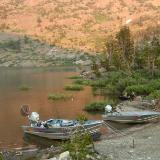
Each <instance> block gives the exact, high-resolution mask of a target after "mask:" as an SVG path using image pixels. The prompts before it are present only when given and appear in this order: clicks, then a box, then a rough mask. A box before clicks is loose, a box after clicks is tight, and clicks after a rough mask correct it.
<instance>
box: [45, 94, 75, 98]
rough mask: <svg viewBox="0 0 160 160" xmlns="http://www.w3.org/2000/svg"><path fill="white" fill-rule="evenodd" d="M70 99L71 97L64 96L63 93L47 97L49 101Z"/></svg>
mask: <svg viewBox="0 0 160 160" xmlns="http://www.w3.org/2000/svg"><path fill="white" fill-rule="evenodd" d="M70 98H72V95H68V94H64V93H50V94H49V95H48V99H49V100H67V99H70Z"/></svg>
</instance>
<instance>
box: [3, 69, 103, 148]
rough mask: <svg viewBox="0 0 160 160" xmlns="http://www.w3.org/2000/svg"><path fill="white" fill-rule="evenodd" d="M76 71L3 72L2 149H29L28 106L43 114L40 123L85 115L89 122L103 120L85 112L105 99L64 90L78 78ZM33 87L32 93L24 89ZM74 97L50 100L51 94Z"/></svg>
mask: <svg viewBox="0 0 160 160" xmlns="http://www.w3.org/2000/svg"><path fill="white" fill-rule="evenodd" d="M77 74H78V71H77V69H76V68H72V67H67V68H66V67H65V68H64V67H52V68H0V148H17V147H23V146H27V145H28V143H26V142H25V141H24V140H23V131H22V129H21V125H24V124H28V120H27V118H26V117H22V116H21V114H20V108H21V105H23V104H28V105H29V106H30V108H31V111H36V112H38V113H39V114H40V119H42V120H46V119H49V118H67V119H74V118H76V117H77V116H78V115H80V114H85V115H86V116H87V118H88V119H101V115H100V114H94V115H92V114H88V113H86V112H85V111H83V108H84V106H85V105H86V104H88V103H90V102H93V101H96V100H102V99H104V98H103V97H101V96H96V97H95V96H94V95H93V94H92V89H91V88H90V87H85V89H84V90H83V91H74V92H73V91H65V90H64V86H65V85H67V84H70V83H72V80H71V79H69V78H68V77H70V76H73V75H77ZM22 85H27V86H29V87H31V89H29V90H28V91H22V90H20V86H22ZM59 92H61V93H62V92H63V93H66V92H67V93H71V94H73V99H69V100H65V101H63V100H60V101H54V102H53V101H52V100H48V95H49V94H50V93H59Z"/></svg>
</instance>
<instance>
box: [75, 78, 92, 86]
mask: <svg viewBox="0 0 160 160" xmlns="http://www.w3.org/2000/svg"><path fill="white" fill-rule="evenodd" d="M74 83H75V84H80V85H89V84H90V83H91V81H90V80H87V79H77V80H75V81H74Z"/></svg>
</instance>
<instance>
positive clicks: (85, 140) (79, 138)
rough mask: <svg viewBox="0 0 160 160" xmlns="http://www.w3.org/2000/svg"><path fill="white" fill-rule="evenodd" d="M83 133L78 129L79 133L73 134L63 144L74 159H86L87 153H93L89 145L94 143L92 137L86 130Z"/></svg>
mask: <svg viewBox="0 0 160 160" xmlns="http://www.w3.org/2000/svg"><path fill="white" fill-rule="evenodd" d="M81 132H82V131H81ZM83 133H84V134H82V133H80V132H78V129H77V133H76V134H74V135H73V137H72V138H71V140H70V141H67V142H66V143H65V144H64V145H63V148H64V150H65V151H69V153H70V154H71V157H72V159H75V160H76V159H77V160H85V159H86V156H87V155H91V154H93V153H92V152H91V150H90V148H89V147H88V146H89V145H91V144H93V141H92V137H91V135H90V134H88V133H85V131H83Z"/></svg>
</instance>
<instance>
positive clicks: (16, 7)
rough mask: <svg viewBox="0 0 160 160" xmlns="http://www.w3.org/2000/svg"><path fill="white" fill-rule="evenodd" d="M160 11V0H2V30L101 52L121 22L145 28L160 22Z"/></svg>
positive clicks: (68, 46) (132, 28)
mask: <svg viewBox="0 0 160 160" xmlns="http://www.w3.org/2000/svg"><path fill="white" fill-rule="evenodd" d="M159 13H160V1H159V0H2V2H1V3H0V19H1V21H0V30H1V31H7V32H16V33H20V34H26V35H29V36H32V37H35V38H38V39H41V40H45V41H47V42H49V43H51V44H55V45H58V46H62V47H64V48H75V49H76V48H77V49H82V50H85V51H93V52H94V51H96V52H98V51H102V48H103V44H104V40H105V39H106V37H107V35H110V34H114V32H115V31H117V30H118V29H119V27H120V26H121V25H124V24H126V23H129V22H131V23H129V25H130V27H131V30H132V31H133V33H135V34H136V33H138V31H140V32H143V31H145V29H146V28H148V27H150V28H151V27H153V26H156V25H159V24H160V14H159ZM137 35H138V34H136V36H137Z"/></svg>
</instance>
